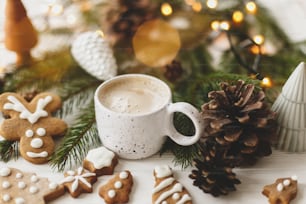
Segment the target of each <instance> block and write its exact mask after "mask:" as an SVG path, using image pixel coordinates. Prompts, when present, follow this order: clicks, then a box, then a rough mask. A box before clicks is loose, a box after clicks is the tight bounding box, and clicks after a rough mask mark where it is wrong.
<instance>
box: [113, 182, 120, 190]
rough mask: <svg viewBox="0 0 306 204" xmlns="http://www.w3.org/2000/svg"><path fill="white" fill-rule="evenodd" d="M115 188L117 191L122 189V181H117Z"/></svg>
mask: <svg viewBox="0 0 306 204" xmlns="http://www.w3.org/2000/svg"><path fill="white" fill-rule="evenodd" d="M114 186H115V188H116V189H120V188H122V182H121V181H116V182H115V184H114Z"/></svg>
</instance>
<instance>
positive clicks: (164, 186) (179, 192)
mask: <svg viewBox="0 0 306 204" xmlns="http://www.w3.org/2000/svg"><path fill="white" fill-rule="evenodd" d="M154 177H155V185H154V189H153V192H152V203H153V204H192V201H191V197H190V195H189V193H188V191H187V190H186V189H185V188H184V187H183V185H182V184H180V183H179V182H178V181H177V180H175V179H174V177H173V173H172V170H171V169H170V167H169V166H167V165H164V166H157V167H156V168H155V169H154Z"/></svg>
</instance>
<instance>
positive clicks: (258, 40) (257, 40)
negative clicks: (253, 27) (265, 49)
mask: <svg viewBox="0 0 306 204" xmlns="http://www.w3.org/2000/svg"><path fill="white" fill-rule="evenodd" d="M253 41H254V42H255V43H256V44H257V45H262V44H263V43H264V41H265V38H264V36H262V35H254V36H253Z"/></svg>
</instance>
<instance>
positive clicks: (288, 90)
mask: <svg viewBox="0 0 306 204" xmlns="http://www.w3.org/2000/svg"><path fill="white" fill-rule="evenodd" d="M272 110H273V111H275V112H276V113H277V123H278V130H277V133H278V136H279V140H278V144H277V147H278V149H281V150H285V151H289V152H303V151H306V64H305V63H304V62H302V63H300V64H299V65H298V66H297V68H296V69H295V70H294V71H293V72H292V74H291V75H290V77H289V78H288V80H287V81H286V83H285V85H284V86H283V89H282V92H281V94H280V95H279V96H278V98H277V99H276V101H275V102H274V104H273V106H272Z"/></svg>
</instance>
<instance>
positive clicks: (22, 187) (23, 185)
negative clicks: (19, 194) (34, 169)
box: [18, 181, 27, 189]
mask: <svg viewBox="0 0 306 204" xmlns="http://www.w3.org/2000/svg"><path fill="white" fill-rule="evenodd" d="M26 187H27V184H26V183H25V182H23V181H20V182H18V188H20V189H24V188H26Z"/></svg>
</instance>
